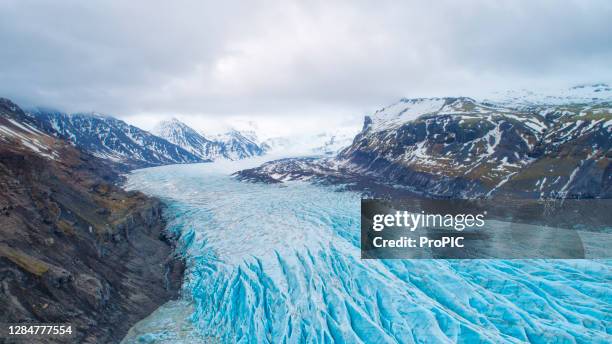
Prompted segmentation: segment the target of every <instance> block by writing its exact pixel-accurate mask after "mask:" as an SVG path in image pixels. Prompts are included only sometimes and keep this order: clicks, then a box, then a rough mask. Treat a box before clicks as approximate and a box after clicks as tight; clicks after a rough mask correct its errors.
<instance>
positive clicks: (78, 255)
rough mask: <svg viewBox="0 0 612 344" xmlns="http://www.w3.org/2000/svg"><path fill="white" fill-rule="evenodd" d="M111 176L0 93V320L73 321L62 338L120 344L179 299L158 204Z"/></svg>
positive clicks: (108, 168) (177, 269)
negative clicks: (168, 302)
mask: <svg viewBox="0 0 612 344" xmlns="http://www.w3.org/2000/svg"><path fill="white" fill-rule="evenodd" d="M117 178H118V175H117V172H116V169H115V168H114V167H113V166H112V165H110V164H108V163H106V162H102V161H101V160H100V159H98V158H96V157H94V156H91V155H89V154H86V153H84V152H82V151H80V150H78V149H76V148H75V147H73V146H72V145H71V144H69V143H67V142H66V141H64V140H61V139H58V138H56V137H53V136H51V135H47V134H45V133H43V132H41V131H39V130H38V129H36V127H35V123H34V122H33V119H32V118H31V117H29V116H27V115H26V114H25V113H24V112H23V111H22V110H21V109H20V108H19V107H18V106H16V105H15V104H13V103H12V102H10V101H8V100H6V99H0V210H1V214H0V309H2V312H0V323H14V322H19V323H21V322H45V323H48V322H53V323H70V324H72V326H73V329H75V332H76V335H75V337H73V338H71V339H69V340H66V342H78V343H116V342H119V341H120V340H121V338H122V336H123V335H125V333H126V332H127V330H128V329H129V328H130V326H131V325H133V324H134V323H135V322H136V321H138V320H139V319H141V318H143V317H144V316H146V315H148V314H149V313H150V312H152V311H153V310H155V309H156V308H157V307H158V306H159V305H160V304H162V303H163V302H165V301H166V300H168V299H170V298H173V297H175V296H176V295H177V290H178V287H179V285H180V282H181V280H182V270H183V268H182V263H181V262H180V261H178V260H176V259H174V258H172V252H173V242H174V239H173V238H172V237H171V236H169V235H168V234H166V233H165V232H164V223H163V220H162V217H161V210H162V205H161V203H160V202H159V201H158V200H156V199H152V198H149V197H146V196H145V195H143V194H141V193H138V192H125V191H123V190H121V189H120V188H118V187H116V186H115V185H114V184H113V182H114V181H116V180H117ZM43 342H45V341H44V340H43ZM47 342H57V340H48V341H47ZM60 342H61V341H60Z"/></svg>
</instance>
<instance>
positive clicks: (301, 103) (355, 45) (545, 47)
mask: <svg viewBox="0 0 612 344" xmlns="http://www.w3.org/2000/svg"><path fill="white" fill-rule="evenodd" d="M610 17H612V2H610V1H598V0H592V1H570V0H568V1H494V2H493V1H476V0H475V1H461V2H458V1H432V2H417V1H401V2H400V1H376V2H373V1H360V0H357V1H223V2H218V1H177V2H162V1H29V0H21V1H15V0H6V1H3V2H1V3H0V39H1V40H2V42H3V48H2V49H0V96H2V97H7V98H11V99H13V100H14V101H16V102H17V103H19V104H21V105H24V106H36V105H39V106H47V107H53V108H57V109H60V110H64V111H67V112H76V111H97V112H101V113H109V114H112V115H114V116H116V117H119V118H122V119H126V120H128V122H134V123H139V124H141V125H143V126H145V127H147V126H148V124H147V123H148V122H153V120H157V119H162V118H168V117H172V116H178V117H179V118H181V119H185V120H187V121H192V122H197V121H208V122H210V121H211V120H215V119H219V120H220V121H221V120H227V119H229V118H240V119H242V120H248V119H249V118H252V119H262V120H268V121H272V119H274V120H276V121H278V120H279V119H286V120H288V121H289V122H292V123H297V122H299V120H300V119H301V120H303V119H304V118H312V119H317V120H323V119H327V120H329V119H330V118H334V119H335V120H337V122H338V123H339V122H340V121H346V120H349V119H351V118H354V117H355V116H362V115H364V114H366V113H368V112H371V111H373V110H375V109H377V108H380V107H381V106H384V105H386V104H389V103H392V102H394V101H396V100H397V99H399V98H401V97H420V96H479V95H483V94H488V93H489V92H491V91H492V90H497V91H502V90H505V89H516V88H540V87H553V86H559V87H567V86H571V85H575V84H580V83H585V82H600V81H604V82H608V81H609V80H612V63H610V61H612V25H611V24H610V20H609V18H610ZM327 123H334V122H333V121H331V122H327ZM319 125H320V124H319ZM313 126H317V125H313Z"/></svg>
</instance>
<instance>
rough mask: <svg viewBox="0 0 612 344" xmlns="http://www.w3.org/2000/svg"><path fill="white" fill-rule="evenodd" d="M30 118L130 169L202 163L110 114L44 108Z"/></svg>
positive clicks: (91, 151) (46, 128)
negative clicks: (72, 112)
mask: <svg viewBox="0 0 612 344" xmlns="http://www.w3.org/2000/svg"><path fill="white" fill-rule="evenodd" d="M29 115H30V117H31V118H32V120H33V121H34V122H35V123H36V125H37V126H38V127H39V128H40V129H41V130H43V131H45V132H47V133H50V134H53V135H55V136H58V137H62V138H65V139H67V140H68V141H70V142H71V143H72V144H73V145H75V146H77V147H79V148H81V149H83V150H85V151H87V152H89V153H91V154H93V155H95V156H97V157H100V158H103V159H109V160H112V161H115V162H119V163H122V164H125V165H127V166H129V167H144V166H156V165H165V164H177V163H192V162H200V161H202V159H200V158H199V157H198V156H196V155H194V154H192V153H190V152H188V151H186V150H184V149H182V148H181V147H179V146H177V145H175V144H172V143H170V142H168V141H166V140H164V139H162V138H160V137H157V136H155V135H153V134H151V133H149V132H147V131H145V130H142V129H139V128H137V127H135V126H132V125H130V124H128V123H126V122H124V121H122V120H120V119H117V118H115V117H112V116H109V115H105V114H101V113H97V112H81V113H75V114H67V113H63V112H59V111H56V110H52V111H45V110H44V109H41V108H38V109H35V110H33V111H31V112H30V113H29Z"/></svg>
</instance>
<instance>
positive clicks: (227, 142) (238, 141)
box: [214, 130, 265, 160]
mask: <svg viewBox="0 0 612 344" xmlns="http://www.w3.org/2000/svg"><path fill="white" fill-rule="evenodd" d="M214 138H215V140H216V141H217V142H218V143H220V144H221V145H222V147H223V150H222V156H223V157H225V158H227V159H230V160H240V159H245V158H249V157H253V156H258V155H263V154H264V153H265V150H264V149H263V148H262V147H260V146H259V145H258V144H257V142H256V139H257V138H256V136H254V135H253V134H243V133H242V132H240V131H238V130H230V131H228V132H226V133H224V134H221V135H216V136H214Z"/></svg>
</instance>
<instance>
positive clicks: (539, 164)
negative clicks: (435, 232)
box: [238, 97, 612, 198]
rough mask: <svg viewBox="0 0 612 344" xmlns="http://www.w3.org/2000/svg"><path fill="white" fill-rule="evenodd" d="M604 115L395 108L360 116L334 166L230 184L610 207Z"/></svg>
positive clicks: (590, 107)
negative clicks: (361, 186) (368, 187)
mask: <svg viewBox="0 0 612 344" xmlns="http://www.w3.org/2000/svg"><path fill="white" fill-rule="evenodd" d="M611 109H612V102H610V101H608V100H606V99H603V100H602V99H599V100H596V101H591V102H588V103H568V104H560V105H541V104H531V105H529V106H527V105H526V104H525V103H521V104H519V105H517V106H515V107H512V106H509V105H508V104H504V105H500V104H492V103H487V102H478V101H476V100H474V99H471V98H465V97H460V98H419V99H402V100H400V101H399V102H397V103H395V104H392V105H390V106H388V107H385V108H383V109H381V110H379V111H377V112H376V113H375V114H373V115H372V116H367V117H366V118H365V122H364V127H363V130H362V131H361V132H360V133H359V134H358V135H357V136H356V137H355V139H354V140H353V143H352V144H351V145H350V146H349V147H347V148H346V149H344V150H342V151H341V152H340V153H339V154H338V155H337V156H336V157H334V158H330V159H321V160H308V159H298V160H283V161H277V162H271V163H268V164H265V165H263V166H261V167H259V168H256V169H251V170H245V171H242V172H240V173H239V174H238V175H239V177H240V178H242V179H247V180H259V181H267V182H279V181H286V180H292V179H315V180H319V181H328V182H330V181H331V182H333V183H345V184H346V183H348V184H355V183H358V182H360V183H365V184H377V185H379V186H381V187H386V188H389V187H390V188H393V189H401V190H406V191H409V192H416V193H420V194H425V195H428V196H435V197H460V198H466V197H467V198H469V197H482V196H493V195H495V196H501V195H511V196H519V195H520V196H521V197H530V198H538V197H564V198H565V197H570V198H589V197H611V196H612V168H611V167H610V159H611V158H612V153H611V146H612V139H611V137H612V112H611ZM364 180H367V182H364Z"/></svg>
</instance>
